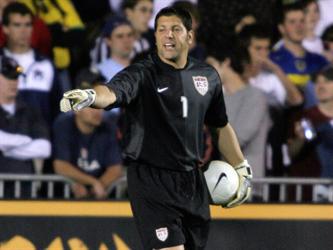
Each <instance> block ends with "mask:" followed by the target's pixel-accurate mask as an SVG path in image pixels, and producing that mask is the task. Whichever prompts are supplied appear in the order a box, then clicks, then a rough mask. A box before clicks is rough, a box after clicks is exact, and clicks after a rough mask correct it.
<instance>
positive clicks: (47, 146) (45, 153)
mask: <svg viewBox="0 0 333 250" xmlns="http://www.w3.org/2000/svg"><path fill="white" fill-rule="evenodd" d="M39 146H40V148H41V149H43V150H41V151H40V156H39V158H42V159H46V158H49V157H50V156H51V149H52V146H51V143H50V141H48V140H43V141H40V145H39Z"/></svg>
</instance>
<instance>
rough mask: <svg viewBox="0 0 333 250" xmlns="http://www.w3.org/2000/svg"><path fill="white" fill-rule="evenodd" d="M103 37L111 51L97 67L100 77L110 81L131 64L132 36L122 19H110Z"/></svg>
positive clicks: (125, 21)
mask: <svg viewBox="0 0 333 250" xmlns="http://www.w3.org/2000/svg"><path fill="white" fill-rule="evenodd" d="M103 36H104V37H105V41H106V43H107V45H108V47H109V48H110V50H111V51H112V54H111V57H110V58H108V59H106V60H104V61H103V62H101V63H100V64H98V65H97V68H98V69H99V71H100V72H101V73H102V75H103V76H104V77H105V78H106V79H107V80H110V79H111V78H112V77H113V76H114V75H115V74H116V73H118V72H119V71H121V70H122V69H123V68H125V67H127V66H128V65H129V64H130V62H131V53H132V52H133V46H134V34H133V28H132V26H131V24H130V23H129V22H128V21H127V20H126V19H125V18H122V17H118V16H114V17H111V18H110V19H109V20H108V21H107V23H106V24H105V26H104V29H103Z"/></svg>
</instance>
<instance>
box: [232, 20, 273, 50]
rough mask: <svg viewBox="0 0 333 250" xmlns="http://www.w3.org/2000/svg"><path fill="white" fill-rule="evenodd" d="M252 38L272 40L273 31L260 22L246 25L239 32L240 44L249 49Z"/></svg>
mask: <svg viewBox="0 0 333 250" xmlns="http://www.w3.org/2000/svg"><path fill="white" fill-rule="evenodd" d="M252 38H257V39H269V40H271V33H270V32H269V30H268V29H267V28H266V27H265V26H263V25H260V24H251V25H246V26H244V28H243V29H242V30H241V32H239V34H238V42H239V45H240V46H241V47H243V48H246V49H248V48H249V46H250V44H251V39H252Z"/></svg>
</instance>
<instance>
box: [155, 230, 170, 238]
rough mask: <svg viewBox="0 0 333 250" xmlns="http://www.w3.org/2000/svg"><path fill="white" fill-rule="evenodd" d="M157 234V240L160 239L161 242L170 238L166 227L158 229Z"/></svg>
mask: <svg viewBox="0 0 333 250" xmlns="http://www.w3.org/2000/svg"><path fill="white" fill-rule="evenodd" d="M155 232H156V236H157V239H159V240H160V241H165V240H166V239H167V238H168V236H169V231H168V228H166V227H161V228H159V229H156V230H155Z"/></svg>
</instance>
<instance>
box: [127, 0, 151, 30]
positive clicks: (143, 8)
mask: <svg viewBox="0 0 333 250" xmlns="http://www.w3.org/2000/svg"><path fill="white" fill-rule="evenodd" d="M152 14H153V3H152V2H151V1H149V0H141V1H139V2H138V4H137V5H136V6H135V7H134V8H133V9H127V10H126V17H127V19H128V20H129V21H130V22H131V24H132V26H133V28H134V30H135V31H136V32H138V33H140V34H142V33H145V32H146V31H147V30H148V28H149V20H150V19H151V17H152Z"/></svg>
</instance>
